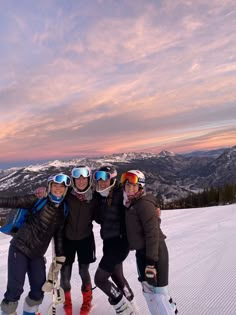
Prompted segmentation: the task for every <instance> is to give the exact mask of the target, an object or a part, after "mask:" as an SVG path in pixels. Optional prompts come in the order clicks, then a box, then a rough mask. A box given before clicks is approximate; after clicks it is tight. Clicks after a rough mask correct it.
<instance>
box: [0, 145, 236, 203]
mask: <svg viewBox="0 0 236 315" xmlns="http://www.w3.org/2000/svg"><path fill="white" fill-rule="evenodd" d="M222 150H223V149H222ZM219 152H221V151H219ZM222 152H223V153H221V154H219V155H218V156H217V157H212V156H210V155H209V154H208V156H202V157H199V156H196V155H193V156H185V155H181V154H175V153H173V152H168V151H161V152H160V153H158V154H154V153H144V152H138V153H134V152H130V153H122V154H113V155H107V156H104V157H100V158H79V159H72V160H69V161H60V160H54V161H50V162H46V163H43V164H37V165H29V166H27V167H14V168H10V169H7V170H0V195H1V196H3V195H12V194H24V193H30V192H32V191H34V189H35V188H36V187H38V186H42V185H46V179H47V177H48V176H49V175H50V174H55V173H58V172H65V173H67V174H68V175H70V172H71V169H72V168H73V167H74V166H78V165H88V166H90V167H91V168H92V170H94V169H97V168H99V167H100V166H101V165H104V164H110V165H114V166H115V167H116V168H117V171H118V175H119V176H120V174H121V173H122V172H124V171H127V170H128V169H140V170H142V171H143V172H144V173H145V175H146V182H147V185H146V186H147V190H149V191H152V192H153V193H154V194H158V195H161V196H162V198H163V199H164V200H168V201H171V200H174V199H178V198H182V197H185V196H186V195H187V194H188V193H189V192H199V191H202V190H203V189H204V188H206V187H210V186H221V185H224V184H226V183H235V181H236V167H235V165H236V146H234V147H232V148H229V149H225V150H223V151H222ZM214 154H215V152H214Z"/></svg>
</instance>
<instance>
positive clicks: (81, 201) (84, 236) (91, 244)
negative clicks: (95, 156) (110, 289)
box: [35, 165, 96, 315]
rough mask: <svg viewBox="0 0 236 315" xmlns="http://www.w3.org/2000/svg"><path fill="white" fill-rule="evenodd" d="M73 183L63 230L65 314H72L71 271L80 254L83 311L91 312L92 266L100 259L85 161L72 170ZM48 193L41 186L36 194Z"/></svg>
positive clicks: (48, 287)
mask: <svg viewBox="0 0 236 315" xmlns="http://www.w3.org/2000/svg"><path fill="white" fill-rule="evenodd" d="M71 184H72V187H71V188H69V189H68V191H67V194H66V196H65V200H66V202H67V204H68V207H69V209H70V211H69V214H68V216H67V218H66V222H65V226H64V231H63V246H64V254H65V257H66V260H65V263H64V264H63V267H62V269H61V279H60V285H61V287H62V289H63V290H64V293H65V302H64V310H65V314H66V315H72V299H71V275H72V268H73V264H74V261H75V258H76V256H77V261H78V267H79V275H80V277H81V280H82V285H81V291H82V296H83V302H82V305H81V308H80V315H87V314H88V313H89V312H90V310H91V308H92V297H93V295H92V283H91V277H90V273H89V266H90V263H93V262H95V261H96V253H95V252H96V250H95V249H96V248H95V240H94V234H93V224H92V222H93V219H94V211H95V200H94V198H93V189H92V172H91V169H90V168H89V167H88V166H85V165H79V166H76V167H74V168H73V169H72V171H71ZM45 193H46V188H45V187H38V188H37V189H36V191H35V194H36V196H37V197H39V198H41V197H43V196H46V195H47V193H46V194H45ZM49 278H50V274H49ZM48 280H49V281H47V283H46V284H45V285H44V287H43V289H44V290H45V291H47V292H50V291H51V290H52V283H51V281H50V279H48Z"/></svg>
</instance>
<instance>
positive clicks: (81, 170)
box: [71, 167, 89, 178]
mask: <svg viewBox="0 0 236 315" xmlns="http://www.w3.org/2000/svg"><path fill="white" fill-rule="evenodd" d="M71 174H72V177H74V178H79V177H80V176H83V177H89V171H88V169H87V168H85V167H77V168H74V169H73V170H72V173H71Z"/></svg>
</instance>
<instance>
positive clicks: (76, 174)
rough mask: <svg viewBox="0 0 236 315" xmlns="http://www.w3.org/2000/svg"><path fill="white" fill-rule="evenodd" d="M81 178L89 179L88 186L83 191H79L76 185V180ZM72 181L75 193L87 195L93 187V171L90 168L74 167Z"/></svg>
mask: <svg viewBox="0 0 236 315" xmlns="http://www.w3.org/2000/svg"><path fill="white" fill-rule="evenodd" d="M80 176H83V177H85V178H88V185H87V187H86V188H85V189H84V190H83V191H80V190H78V188H77V187H76V184H75V179H76V178H80ZM71 179H72V181H71V185H72V187H73V189H74V191H75V192H76V193H78V194H85V193H86V192H87V191H88V190H89V189H90V188H91V185H92V171H91V169H90V167H88V166H84V165H79V166H77V167H74V168H73V169H72V171H71Z"/></svg>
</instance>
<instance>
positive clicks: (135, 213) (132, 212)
mask: <svg viewBox="0 0 236 315" xmlns="http://www.w3.org/2000/svg"><path fill="white" fill-rule="evenodd" d="M156 208H157V202H156V199H155V197H154V196H153V195H152V194H147V195H143V196H142V197H141V198H140V199H137V200H135V201H134V202H133V203H132V204H131V206H130V207H129V208H127V209H126V212H125V220H126V229H127V237H128V242H129V245H130V249H131V250H132V249H135V250H141V249H145V252H146V260H147V263H151V264H154V263H155V262H157V261H158V250H159V243H160V242H161V241H163V240H164V239H165V238H166V236H165V235H164V234H163V233H162V231H161V228H160V223H161V220H160V218H159V217H158V216H157V212H156Z"/></svg>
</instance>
